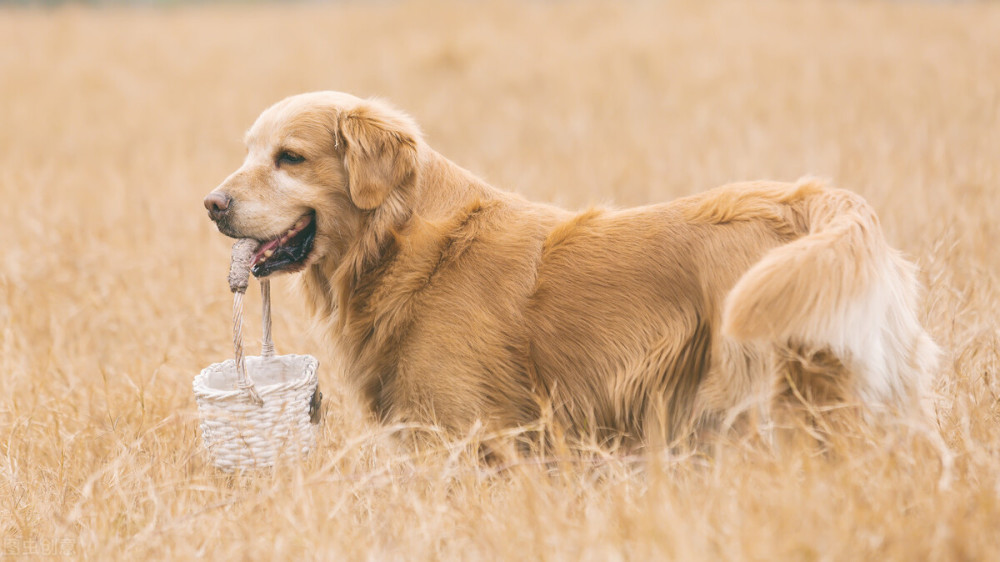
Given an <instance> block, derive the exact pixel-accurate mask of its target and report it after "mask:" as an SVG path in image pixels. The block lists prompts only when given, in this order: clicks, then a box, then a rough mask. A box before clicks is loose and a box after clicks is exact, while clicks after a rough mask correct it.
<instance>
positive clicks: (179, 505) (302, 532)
mask: <svg viewBox="0 0 1000 562" xmlns="http://www.w3.org/2000/svg"><path fill="white" fill-rule="evenodd" d="M317 89H337V90H344V91H348V92H352V93H355V94H358V95H362V96H368V95H378V96H381V97H385V98H387V99H389V100H392V101H393V102H394V103H395V104H396V105H397V106H399V107H401V108H403V109H405V110H407V111H408V112H410V113H411V114H412V115H413V116H414V117H415V118H416V119H417V121H418V122H419V123H421V124H422V126H423V128H424V131H425V133H426V135H427V138H428V140H429V142H430V144H431V145H432V146H434V147H436V148H437V149H438V150H439V151H440V152H441V153H442V154H444V155H446V156H448V157H450V158H451V159H452V160H454V161H456V162H458V163H459V164H461V165H463V166H465V167H467V168H469V169H471V170H473V171H475V172H477V173H479V174H480V175H482V176H483V177H485V178H486V179H488V180H489V181H490V182H492V183H493V184H495V185H498V186H502V187H505V188H508V189H512V190H517V191H520V192H521V193H524V194H525V195H527V196H529V197H532V198H535V199H541V200H548V201H553V202H557V203H559V204H562V205H565V206H569V207H585V206H587V205H589V204H592V203H613V204H615V205H621V206H625V205H636V204H643V203H647V202H653V201H662V200H668V199H672V198H675V197H678V196H683V195H687V194H690V193H694V192H697V191H701V190H704V189H708V188H711V187H714V186H716V185H719V184H722V183H725V182H728V181H732V180H739V179H756V178H771V179H783V180H794V179H796V178H797V177H799V176H801V175H805V174H814V175H820V176H826V177H830V178H832V179H833V180H834V181H835V183H837V184H838V185H840V186H843V187H848V188H851V189H854V190H856V191H858V192H860V193H861V194H863V195H864V196H865V197H867V198H868V200H869V201H870V202H871V203H872V204H873V205H874V206H875V207H876V209H877V210H878V212H879V213H880V215H881V217H882V221H883V226H884V228H885V230H886V232H887V235H888V237H889V239H890V240H891V241H892V242H893V244H895V245H896V246H898V247H900V248H901V249H903V250H904V251H905V252H906V254H907V255H908V256H910V257H911V258H912V259H914V260H915V261H916V262H918V263H919V265H920V267H921V270H922V278H923V280H924V282H925V283H926V285H927V294H926V299H925V301H924V309H923V317H924V319H925V321H926V323H927V325H928V326H929V329H930V331H931V333H932V334H933V336H934V337H935V338H936V340H937V341H938V342H939V343H940V345H941V346H942V348H943V349H944V352H945V354H944V361H943V364H942V369H941V377H940V381H939V383H938V385H937V387H936V388H937V391H938V392H939V394H940V397H939V400H938V406H937V424H938V427H939V429H940V437H937V436H936V434H934V433H933V432H926V431H919V430H903V429H900V428H890V429H889V430H887V431H884V432H881V431H879V432H873V431H860V430H859V431H858V432H853V433H850V434H845V435H834V436H833V437H832V438H831V439H830V440H829V442H828V443H827V444H826V445H825V447H823V448H818V447H815V446H809V447H806V446H803V447H802V448H801V449H788V448H785V449H783V450H781V451H770V450H765V449H763V448H762V447H759V446H751V445H747V444H741V443H731V444H724V445H723V446H720V447H719V448H718V450H716V451H715V452H714V453H713V454H689V455H674V456H670V455H666V454H659V455H654V456H652V457H650V458H647V459H636V458H621V457H616V456H613V455H605V454H603V453H600V452H592V453H590V454H588V455H584V456H580V455H576V454H573V452H572V451H564V452H563V453H564V454H563V455H561V456H559V455H557V459H558V462H550V463H541V462H535V461H524V462H522V463H519V464H515V465H514V466H510V467H507V468H506V470H497V469H496V468H495V467H489V466H482V465H480V464H478V463H477V462H475V461H474V460H473V459H472V456H471V455H469V454H467V452H468V449H469V448H468V447H465V446H464V443H462V442H459V443H442V444H441V446H440V447H439V448H438V449H431V450H424V451H421V452H419V453H417V452H407V451H406V450H400V449H399V448H397V447H394V446H393V443H394V442H393V437H392V433H393V431H392V429H391V428H388V429H386V428H379V427H376V426H375V425H373V424H371V423H370V422H369V421H367V420H366V418H365V416H364V413H363V412H362V411H360V409H359V407H358V406H357V402H356V400H354V399H353V397H352V396H351V395H350V394H349V393H347V391H346V390H345V389H344V386H343V385H342V384H341V382H340V376H341V375H340V374H338V370H337V360H336V357H334V356H332V355H331V354H330V352H329V350H327V349H326V348H325V346H324V344H323V337H322V334H321V333H319V332H318V331H316V330H313V329H311V325H310V322H309V321H308V318H307V317H306V313H305V311H304V307H303V303H301V302H300V299H299V298H297V295H296V294H295V293H294V292H293V291H292V290H291V284H290V282H289V279H287V278H279V279H278V280H276V281H275V286H276V288H275V294H276V296H275V298H276V303H275V307H276V319H275V323H276V324H275V334H276V341H277V344H278V347H279V350H280V351H284V352H299V353H312V354H314V355H316V356H318V357H319V358H320V361H321V365H322V366H321V373H320V381H321V386H322V389H323V391H324V393H325V394H326V397H327V400H326V403H325V419H324V422H323V425H322V433H321V437H320V446H319V449H318V451H317V452H316V453H315V454H313V455H312V456H311V457H310V458H309V459H308V460H307V461H306V462H305V463H303V464H301V465H297V466H284V467H281V468H279V469H278V470H275V471H273V472H265V473H257V474H245V475H241V476H228V475H225V474H223V473H220V472H218V471H216V470H215V469H213V468H212V466H211V465H210V464H209V462H208V460H207V459H206V457H205V454H204V452H203V450H202V448H201V444H200V435H199V433H198V427H197V414H196V407H195V402H194V399H193V396H192V391H191V380H192V378H193V376H194V375H195V374H196V373H197V372H198V371H199V370H201V369H202V368H203V367H205V366H207V365H208V364H210V363H213V362H216V361H220V360H222V359H225V358H227V357H229V356H230V355H231V353H232V349H231V342H230V327H231V326H230V306H231V296H230V293H229V291H228V287H227V286H226V283H225V275H226V271H227V268H228V255H229V246H230V242H229V241H228V240H227V239H225V238H224V237H223V236H222V235H220V234H219V233H218V232H217V231H216V230H215V229H214V227H213V225H212V224H211V223H210V222H209V220H208V219H207V217H206V213H205V212H204V209H203V208H202V203H201V199H202V197H203V196H204V195H205V194H206V193H207V192H208V191H209V190H210V189H212V188H213V187H214V186H215V185H216V184H217V183H219V182H220V181H221V180H222V179H223V178H224V177H225V176H226V175H227V174H228V173H229V172H230V171H231V170H233V169H235V168H236V167H237V166H238V165H239V163H240V162H241V161H242V157H243V147H242V145H241V143H240V139H241V136H242V133H243V131H244V130H245V129H246V128H247V127H248V126H249V125H250V124H251V123H252V121H253V119H254V118H255V117H256V116H257V114H258V113H259V112H260V111H261V110H262V109H263V108H264V107H266V106H267V105H269V104H270V103H272V102H274V101H276V100H278V99H280V98H281V97H283V96H285V95H289V94H292V93H297V92H302V91H308V90H317ZM0 198H2V203H0V541H2V542H0V557H2V556H3V555H12V556H32V555H37V556H44V555H48V554H53V555H69V556H73V557H76V558H85V559H96V560H114V559H127V560H140V559H147V558H154V559H188V558H195V557H202V558H206V559H210V560H256V559H281V560H293V559H299V560H301V559H320V560H340V559H346V560H428V559H462V560H469V559H473V560H476V559H511V560H573V561H575V560H659V559H676V560H716V559H725V560H775V559H778V560H784V559H789V560H884V559H888V560H925V559H926V560H991V559H992V560H996V559H998V558H1000V329H998V321H997V319H998V317H1000V284H998V283H1000V247H998V246H1000V225H998V221H997V217H998V214H1000V5H998V4H953V5H946V4H911V3H899V2H889V3H880V2H847V3H812V2H801V3H800V2H787V1H785V2H777V3H763V2H748V3H736V2H724V3H715V2H707V3H706V2H698V1H693V0H692V1H681V2H665V3H656V2H628V3H617V2H615V3H612V2H606V3H596V2H582V3H560V2H532V3H506V2H505V3H495V4H473V3H466V2H463V3H456V4H427V3H423V4H408V3H402V4H398V3H395V2H375V3H343V4H337V5H331V6H322V5H309V4H304V5H284V6H283V5H250V6H235V5H228V6H217V7H206V6H186V7H177V8H171V9H125V8H102V9H94V10H90V9H83V8H79V7H76V8H74V7H69V8H60V9H56V10H53V11H43V10H35V9H14V8H5V9H0ZM257 297H258V296H257V293H256V291H251V294H250V297H249V298H250V302H252V303H256V302H257ZM256 316H257V315H256V314H252V315H251V322H250V327H248V330H249V331H250V333H255V331H256V330H257V327H256V326H257V324H254V321H257V322H259V320H257V318H256ZM475 438H476V436H475V435H472V436H471V437H470V439H475Z"/></svg>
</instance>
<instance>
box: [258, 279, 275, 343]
mask: <svg viewBox="0 0 1000 562" xmlns="http://www.w3.org/2000/svg"><path fill="white" fill-rule="evenodd" d="M260 299H261V301H262V303H263V304H262V310H261V317H262V318H263V320H262V324H263V326H264V334H263V337H262V339H261V342H260V355H261V357H263V358H264V359H270V358H272V357H274V340H272V339H271V280H270V279H268V278H266V277H265V278H264V279H261V280H260Z"/></svg>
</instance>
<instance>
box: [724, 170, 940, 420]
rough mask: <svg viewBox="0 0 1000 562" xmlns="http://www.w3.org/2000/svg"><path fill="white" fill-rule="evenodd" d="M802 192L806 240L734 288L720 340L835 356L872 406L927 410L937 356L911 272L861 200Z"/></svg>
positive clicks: (773, 255)
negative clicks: (923, 321) (919, 315)
mask: <svg viewBox="0 0 1000 562" xmlns="http://www.w3.org/2000/svg"><path fill="white" fill-rule="evenodd" d="M804 185H805V184H804V183H803V182H800V184H799V185H798V186H797V187H798V188H799V192H800V193H804V192H808V195H806V196H805V197H804V199H803V202H802V207H801V210H800V212H801V217H800V218H801V219H802V222H804V226H805V233H804V235H803V236H802V237H800V238H798V239H796V240H795V241H793V242H791V243H788V244H786V245H783V246H779V247H777V248H774V249H772V250H770V251H769V252H768V253H767V254H765V255H764V257H763V258H762V259H761V260H760V261H758V262H757V263H756V264H754V265H753V266H752V267H751V268H750V269H749V270H748V271H747V272H746V273H745V274H744V275H743V276H742V277H741V278H740V279H739V280H738V282H737V283H736V285H735V287H733V289H732V291H731V292H730V293H729V295H728V296H727V298H726V302H725V306H724V309H723V316H722V332H723V334H724V335H725V336H728V337H731V338H733V339H735V340H738V341H767V342H770V343H773V344H777V345H789V344H791V345H794V346H800V347H801V346H805V347H807V348H812V349H817V350H829V351H830V352H832V353H834V354H835V355H836V356H837V358H838V359H840V361H841V362H842V363H843V364H844V366H845V367H847V368H848V369H849V370H850V371H851V372H852V373H853V374H854V375H855V377H853V378H854V380H853V381H852V384H851V386H853V387H854V390H855V391H856V392H855V395H856V396H857V397H858V398H860V399H861V400H862V401H863V402H864V403H866V404H869V405H874V404H880V403H889V404H895V405H897V406H904V407H905V406H908V405H910V404H914V402H912V401H914V400H915V401H916V402H918V403H919V402H921V401H926V386H927V384H928V383H929V379H930V376H931V374H932V372H933V370H934V368H935V367H936V363H937V354H938V351H937V346H936V345H935V344H934V342H933V341H932V340H931V339H930V337H929V336H928V335H927V333H926V332H925V331H924V330H923V328H922V327H921V325H920V323H919V320H918V318H917V301H918V298H919V293H920V290H919V283H918V281H917V276H916V268H915V266H914V265H913V264H911V263H910V262H908V261H906V260H905V259H903V257H902V256H901V255H900V253H899V252H897V251H896V250H894V249H893V248H891V247H889V245H888V244H887V242H886V240H885V238H884V237H883V235H882V230H881V228H880V226H879V222H878V218H877V217H876V216H875V213H874V212H873V210H872V209H871V207H869V205H868V204H867V203H866V202H865V201H864V200H863V199H862V198H861V197H860V196H858V195H856V194H854V193H851V192H848V191H844V190H840V189H818V188H817V189H809V190H803V189H802V187H803V186H804ZM809 187H812V186H809ZM914 405H915V404H914ZM920 406H921V407H922V408H923V409H926V408H927V404H926V402H924V403H922V404H920Z"/></svg>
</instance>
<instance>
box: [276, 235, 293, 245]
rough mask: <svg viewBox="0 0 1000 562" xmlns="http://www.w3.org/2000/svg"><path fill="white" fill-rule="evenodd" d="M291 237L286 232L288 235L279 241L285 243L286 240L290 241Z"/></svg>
mask: <svg viewBox="0 0 1000 562" xmlns="http://www.w3.org/2000/svg"><path fill="white" fill-rule="evenodd" d="M289 238H291V236H289V235H288V234H286V235H284V236H282V237H281V240H279V241H278V243H279V244H284V243H285V242H288V239H289Z"/></svg>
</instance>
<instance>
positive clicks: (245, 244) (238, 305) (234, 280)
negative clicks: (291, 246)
mask: <svg viewBox="0 0 1000 562" xmlns="http://www.w3.org/2000/svg"><path fill="white" fill-rule="evenodd" d="M256 247H257V242H256V241H254V240H250V239H243V240H237V241H236V243H235V244H233V259H232V263H230V265H229V288H230V290H232V291H233V351H234V353H235V355H236V387H237V388H239V389H240V390H242V391H243V392H244V394H246V396H247V398H249V399H250V402H252V403H254V404H256V405H257V406H263V405H264V401H263V400H261V398H260V394H258V393H257V388H256V387H255V386H254V383H253V380H252V379H251V378H250V376H249V375H247V366H246V360H245V359H244V357H243V296H244V295H245V294H246V291H247V285H248V284H249V280H250V260H251V258H252V257H253V252H254V249H256ZM263 291H264V284H263V283H261V292H263ZM267 291H268V297H267V300H266V301H265V305H264V306H265V311H266V318H267V321H266V326H265V328H264V330H265V337H266V338H267V341H270V337H271V336H270V332H271V325H270V324H271V318H270V316H271V302H270V292H271V291H270V286H268V289H267ZM273 350H274V345H273V344H271V351H272V353H273Z"/></svg>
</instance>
